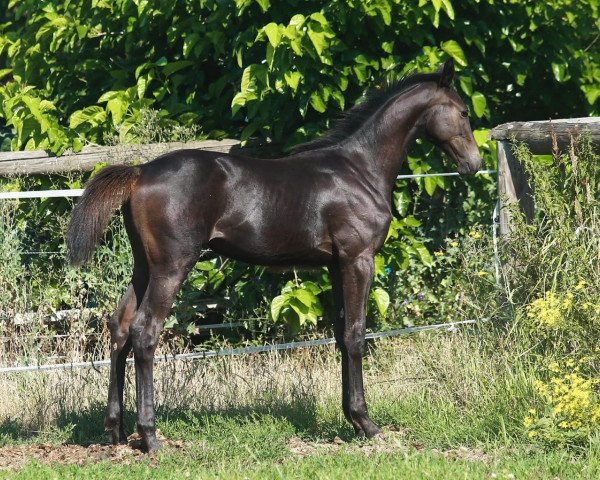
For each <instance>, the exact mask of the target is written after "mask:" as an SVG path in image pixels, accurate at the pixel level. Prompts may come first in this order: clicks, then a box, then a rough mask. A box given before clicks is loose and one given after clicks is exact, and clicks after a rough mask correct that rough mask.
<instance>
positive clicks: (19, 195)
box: [0, 170, 497, 200]
mask: <svg viewBox="0 0 600 480" xmlns="http://www.w3.org/2000/svg"><path fill="white" fill-rule="evenodd" d="M495 173H497V171H496V170H480V171H478V172H477V173H476V175H494V174H495ZM459 175H460V173H458V172H446V173H418V174H411V175H398V176H397V177H396V178H397V179H398V180H410V179H414V178H427V177H457V176H459ZM82 194H83V189H82V188H73V189H71V190H37V191H31V192H0V200H13V199H24V198H53V197H63V198H66V197H80V196H81V195H82Z"/></svg>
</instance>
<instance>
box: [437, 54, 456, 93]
mask: <svg viewBox="0 0 600 480" xmlns="http://www.w3.org/2000/svg"><path fill="white" fill-rule="evenodd" d="M439 74H440V80H439V82H438V85H439V86H440V87H449V86H450V85H451V84H452V80H454V60H452V59H451V58H449V59H448V60H446V61H445V62H444V64H443V65H442V67H441V68H440V69H439Z"/></svg>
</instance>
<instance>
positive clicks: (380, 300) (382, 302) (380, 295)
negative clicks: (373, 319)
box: [371, 287, 390, 317]
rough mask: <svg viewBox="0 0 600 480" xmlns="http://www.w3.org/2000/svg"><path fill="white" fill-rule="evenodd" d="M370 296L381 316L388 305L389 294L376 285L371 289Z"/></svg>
mask: <svg viewBox="0 0 600 480" xmlns="http://www.w3.org/2000/svg"><path fill="white" fill-rule="evenodd" d="M371 297H372V298H373V300H374V301H375V305H376V306H377V310H379V314H380V315H381V316H382V317H383V316H384V315H385V312H387V309H388V307H389V306H390V296H389V294H388V293H387V292H386V291H385V290H384V289H383V288H381V287H377V288H375V289H373V292H372V293H371Z"/></svg>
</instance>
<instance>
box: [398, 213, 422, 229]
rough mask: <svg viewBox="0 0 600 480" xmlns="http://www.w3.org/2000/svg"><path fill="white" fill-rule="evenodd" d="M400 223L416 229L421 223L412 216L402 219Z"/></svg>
mask: <svg viewBox="0 0 600 480" xmlns="http://www.w3.org/2000/svg"><path fill="white" fill-rule="evenodd" d="M402 222H403V223H404V225H406V226H407V227H412V228H417V227H420V226H421V222H420V221H419V220H418V219H416V218H415V217H414V216H413V215H408V216H407V217H404V218H403V219H402Z"/></svg>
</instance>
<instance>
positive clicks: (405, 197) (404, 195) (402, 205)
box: [395, 188, 411, 217]
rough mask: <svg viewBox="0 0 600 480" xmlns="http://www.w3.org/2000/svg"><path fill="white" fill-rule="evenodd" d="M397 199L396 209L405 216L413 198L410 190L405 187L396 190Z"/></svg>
mask: <svg viewBox="0 0 600 480" xmlns="http://www.w3.org/2000/svg"><path fill="white" fill-rule="evenodd" d="M395 200H396V201H395V204H396V209H397V210H398V213H399V214H400V216H401V217H403V216H404V215H406V212H407V211H408V206H409V205H410V200H411V198H410V195H409V194H408V191H407V190H406V189H404V188H403V189H402V190H399V191H396V192H395Z"/></svg>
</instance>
